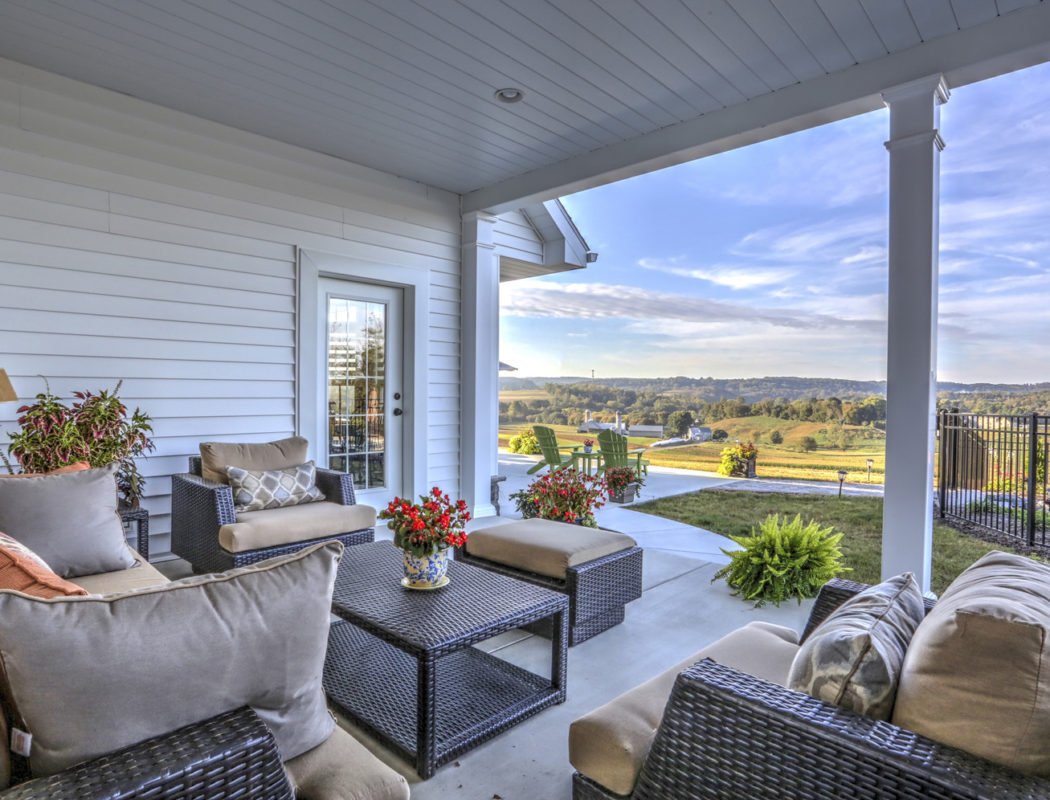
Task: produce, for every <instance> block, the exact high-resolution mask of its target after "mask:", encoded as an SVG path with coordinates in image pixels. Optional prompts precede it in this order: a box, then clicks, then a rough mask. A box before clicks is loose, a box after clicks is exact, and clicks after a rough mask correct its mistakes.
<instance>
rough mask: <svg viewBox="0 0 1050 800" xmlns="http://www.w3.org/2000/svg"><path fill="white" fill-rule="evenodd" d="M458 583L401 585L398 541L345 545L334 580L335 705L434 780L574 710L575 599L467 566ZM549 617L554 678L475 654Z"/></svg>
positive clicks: (327, 671) (456, 575) (330, 688)
mask: <svg viewBox="0 0 1050 800" xmlns="http://www.w3.org/2000/svg"><path fill="white" fill-rule="evenodd" d="M448 575H449V578H450V583H449V584H448V585H447V586H445V587H443V588H441V589H435V590H432V591H413V590H410V589H405V588H403V587H402V586H401V584H400V580H401V577H402V576H403V567H402V557H401V551H400V550H398V549H397V548H396V547H394V545H393V543H391V542H389V541H382V542H375V543H372V544H362V545H357V546H355V547H352V548H347V550H346V553H345V554H344V555H343V560H342V563H341V564H340V567H339V574H338V576H337V578H336V583H335V592H334V595H333V598H332V612H333V613H334V614H335V615H336V616H338V617H340V621H337V622H334V623H333V624H332V629H331V632H330V634H329V637H328V656H327V658H326V660H325V668H324V687H325V691H326V692H327V694H328V699H329V700H330V701H331V702H332V703H333V704H334V705H335V706H336V707H338V708H339V709H340V710H341V711H343V712H344V713H345V714H347V715H348V716H349V717H350V718H351V719H352V720H353V721H354V722H355V723H356V724H357V725H359V726H360V727H362V728H363V729H364V730H366V731H368V732H369V733H370V734H372V735H373V736H375V737H376V738H377V739H379V740H381V741H382V742H383V743H384V744H386V745H388V746H389V747H390V748H391V749H392V750H394V751H395V752H397V753H398V754H399V755H401V756H402V757H404V758H405V759H406V760H408V761H410V762H413V763H415V766H416V772H418V773H419V775H420V777H422V778H429V777H430V776H431V775H433V774H434V772H435V770H436V769H437V768H438V767H440V766H441V765H442V764H446V763H448V762H449V761H451V760H453V759H454V758H456V757H458V756H460V755H462V754H463V753H465V752H467V751H468V750H471V749H472V748H474V747H476V746H478V745H479V744H481V743H483V742H485V741H487V740H489V739H491V738H492V737H494V736H496V735H498V734H499V733H502V732H503V731H505V730H507V729H508V728H510V727H511V726H513V725H516V724H517V723H519V722H521V721H523V720H525V719H527V718H528V717H531V716H532V715H534V714H536V713H538V712H539V711H541V710H543V709H544V708H547V707H548V706H552V705H555V704H557V703H563V702H565V679H566V674H565V673H566V653H567V649H568V609H569V603H568V599H567V598H566V597H565V596H564V595H561V594H558V593H557V592H553V591H550V590H548V589H543V588H540V587H537V586H531V585H529V584H527V583H523V582H521V581H518V580H514V579H513V578H507V577H504V576H502V575H496V574H493V573H491V572H488V571H486V570H482V569H477V568H476V567H471V566H469V565H467V564H459V563H456V562H454V561H453V562H450V563H449V565H448ZM540 620H550V621H551V622H552V624H553V626H554V631H555V632H556V633H555V635H554V636H553V637H552V639H551V674H550V677H549V678H548V677H544V676H541V675H537V674H535V673H533V672H530V671H528V670H525V669H522V668H521V667H518V666H515V665H514V664H511V663H509V662H507V661H504V660H502V659H500V658H497V657H495V656H493V655H490V654H488V653H485V652H483V651H482V650H480V649H478V648H476V647H472V645H474V644H477V643H478V642H481V641H484V640H485V639H489V638H491V637H493V636H496V635H498V634H500V633H503V632H505V631H508V630H511V629H513V628H520V627H523V626H525V625H528V624H530V623H534V622H537V621H540Z"/></svg>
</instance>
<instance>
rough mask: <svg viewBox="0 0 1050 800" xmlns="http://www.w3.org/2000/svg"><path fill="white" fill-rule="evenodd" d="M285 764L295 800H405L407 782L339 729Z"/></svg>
mask: <svg viewBox="0 0 1050 800" xmlns="http://www.w3.org/2000/svg"><path fill="white" fill-rule="evenodd" d="M284 766H285V770H286V771H287V773H288V779H289V780H290V781H291V783H292V786H293V787H294V788H295V796H296V797H297V798H298V800H408V795H409V787H408V781H406V780H405V779H404V778H403V777H402V776H401V775H399V774H398V773H396V772H394V770H392V769H391V768H390V767H388V766H387V765H386V764H384V763H383V762H382V761H380V760H379V759H378V758H376V757H375V756H374V755H372V754H371V753H370V752H368V750H367V749H366V748H365V746H364V745H363V744H361V743H360V742H358V741H357V739H355V738H354V737H353V736H351V735H350V734H349V733H347V732H346V731H344V730H343V729H342V728H336V729H335V731H333V733H332V735H331V736H330V737H329V738H328V741H326V742H324V743H323V744H321V745H319V746H317V747H315V748H314V749H313V750H310V751H309V752H306V753H303V754H302V755H301V756H296V757H295V758H293V759H290V760H288V761H286V762H285V764H284Z"/></svg>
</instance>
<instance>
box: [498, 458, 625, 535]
mask: <svg viewBox="0 0 1050 800" xmlns="http://www.w3.org/2000/svg"><path fill="white" fill-rule="evenodd" d="M605 491H606V484H605V480H604V479H602V478H600V477H598V476H597V475H587V474H586V473H583V472H577V471H576V470H574V469H572V468H571V467H566V468H565V469H559V470H556V471H554V472H548V473H547V474H546V475H541V476H540V477H539V478H536V480H534V481H533V482H532V483H531V484H529V488H528V489H526V490H525V492H524V497H523V498H521V499H519V498H517V497H516V498H515V499H516V500H518V501H519V510H520V511H522V512H523V514H522V515H523V516H524V515H525V513H526V510H527V511H528V513H529V515H530V516H537V517H540V518H541V519H550V520H554V521H555V522H578V523H580V524H581V525H584V526H586V527H588V528H597V527H598V522H597V520H595V519H594V510H595V509H596V508H601V507H602V506H603V505H605V499H604V498H605ZM519 494H520V493H519ZM521 500H524V501H525V502H524V503H522V502H521ZM523 505H524V506H526V507H527V509H526V508H523V507H522V506H523Z"/></svg>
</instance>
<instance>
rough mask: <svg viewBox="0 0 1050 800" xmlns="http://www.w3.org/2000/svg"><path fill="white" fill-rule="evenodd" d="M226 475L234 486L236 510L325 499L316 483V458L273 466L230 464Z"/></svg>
mask: <svg viewBox="0 0 1050 800" xmlns="http://www.w3.org/2000/svg"><path fill="white" fill-rule="evenodd" d="M226 477H227V478H228V479H229V481H230V486H231V487H232V488H233V507H234V508H235V509H236V510H237V511H262V510H264V509H267V508H281V507H283V506H297V505H299V504H300V503H313V502H314V501H316V500H324V499H325V498H324V494H323V493H322V492H321V490H320V489H318V488H317V486H316V483H317V467H316V466H315V465H314V462H313V461H308V462H306V463H305V464H299V465H298V466H295V467H287V468H286V469H270V470H250V469H241V468H240V467H231V466H228V467H226Z"/></svg>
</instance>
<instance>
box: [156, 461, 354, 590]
mask: <svg viewBox="0 0 1050 800" xmlns="http://www.w3.org/2000/svg"><path fill="white" fill-rule="evenodd" d="M200 469H201V462H200V456H191V457H190V472H188V473H183V474H176V475H172V476H171V552H173V553H174V554H175V555H177V556H180V557H181V558H184V559H186V560H187V561H189V562H190V565H191V566H192V567H193V571H194V572H222V571H224V570H228V569H233V568H234V567H243V566H247V565H248V564H254V563H256V562H257V561H263V560H265V559H267V558H273V557H274V556H282V555H288V554H291V553H296V552H298V551H299V550H302V549H303V548H304V547H307V546H309V545H312V544H315V543H317V542H324V541H331V540H333V539H334V540H337V541H340V542H342V543H343V544H345V545H347V546H351V545H357V544H364V543H366V542H372V541H374V540H375V528H363V529H362V530H359V531H346V532H344V533H340V534H338V535H336V536H325V537H322V538H319V539H307V540H304V541H301V542H295V543H293V544H288V545H282V546H279V547H264V548H260V549H259V550H248V551H243V552H239V553H231V552H230V551H229V550H226V549H225V548H223V547H222V545H220V544H219V528H221V527H222V526H223V525H231V524H233V523H234V522H236V521H237V515H236V513H235V512H234V510H233V490H232V489H230V487H229V486H226V485H225V484H221V483H216V482H214V481H209V480H205V479H204V478H202V477H201V476H200ZM317 486H318V488H319V489H320V490H321V491H322V492H324V495H325V498H326V499H327V500H329V501H330V502H333V503H340V504H342V505H354V504H356V502H357V499H356V497H355V495H354V479H353V478H352V477H351V476H350V475H346V474H344V473H341V472H334V471H332V470H327V469H319V470H317Z"/></svg>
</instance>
